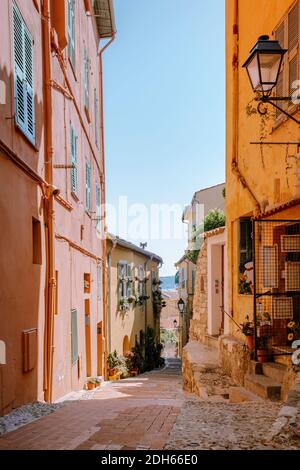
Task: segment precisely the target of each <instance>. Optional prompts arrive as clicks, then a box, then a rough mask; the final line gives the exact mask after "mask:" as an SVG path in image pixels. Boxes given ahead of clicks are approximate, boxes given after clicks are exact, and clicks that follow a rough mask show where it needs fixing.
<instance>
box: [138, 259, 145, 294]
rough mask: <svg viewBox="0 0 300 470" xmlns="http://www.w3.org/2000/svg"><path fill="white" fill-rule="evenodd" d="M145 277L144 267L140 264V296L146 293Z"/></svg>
mask: <svg viewBox="0 0 300 470" xmlns="http://www.w3.org/2000/svg"><path fill="white" fill-rule="evenodd" d="M144 277H145V272H144V267H143V266H139V268H138V294H139V297H142V296H143V295H144Z"/></svg>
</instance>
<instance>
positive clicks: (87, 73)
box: [84, 49, 89, 109]
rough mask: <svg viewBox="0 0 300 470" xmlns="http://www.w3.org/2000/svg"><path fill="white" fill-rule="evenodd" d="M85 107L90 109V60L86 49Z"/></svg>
mask: <svg viewBox="0 0 300 470" xmlns="http://www.w3.org/2000/svg"><path fill="white" fill-rule="evenodd" d="M84 106H85V107H86V109H89V58H88V54H87V50H86V49H84Z"/></svg>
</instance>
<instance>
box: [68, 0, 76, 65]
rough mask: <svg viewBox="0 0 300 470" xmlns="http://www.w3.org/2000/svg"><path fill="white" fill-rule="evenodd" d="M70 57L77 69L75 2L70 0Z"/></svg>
mask: <svg viewBox="0 0 300 470" xmlns="http://www.w3.org/2000/svg"><path fill="white" fill-rule="evenodd" d="M68 55H69V59H70V62H71V64H72V65H73V67H75V2H74V0H68Z"/></svg>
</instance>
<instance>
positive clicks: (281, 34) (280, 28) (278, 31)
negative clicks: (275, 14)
mask: <svg viewBox="0 0 300 470" xmlns="http://www.w3.org/2000/svg"><path fill="white" fill-rule="evenodd" d="M275 39H276V41H279V44H280V45H281V47H283V48H284V21H283V22H282V23H281V24H280V25H279V26H278V28H277V29H276V31H275Z"/></svg>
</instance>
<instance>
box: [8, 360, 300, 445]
mask: <svg viewBox="0 0 300 470" xmlns="http://www.w3.org/2000/svg"><path fill="white" fill-rule="evenodd" d="M224 377H225V376H224V373H223V372H222V370H220V369H218V370H217V371H216V372H215V373H214V374H211V373H208V374H206V375H205V378H206V386H208V387H209V385H210V383H209V382H212V383H214V384H220V383H222V384H223V385H224V383H225V384H227V385H228V386H229V385H230V380H229V378H228V377H226V378H224ZM223 391H224V389H223ZM228 401H229V400H228V396H227V395H226V394H224V393H223V394H220V395H213V396H211V395H210V396H209V397H207V398H206V399H201V398H199V397H198V396H196V395H194V394H191V393H187V392H184V391H183V390H182V376H181V362H180V360H179V359H175V358H168V359H167V365H166V367H165V368H164V369H162V370H155V371H153V372H149V373H145V374H142V375H141V376H139V377H136V378H129V379H125V380H122V381H116V382H108V383H105V384H104V385H103V386H102V387H100V388H99V389H96V390H94V391H92V392H85V393H84V394H83V395H81V396H80V398H79V395H78V397H76V393H75V394H71V395H70V396H69V397H68V399H67V400H65V401H64V402H63V403H61V406H59V407H58V409H57V410H56V411H54V412H53V413H51V414H49V415H48V416H45V417H42V418H41V419H39V420H36V421H34V422H31V423H29V424H27V425H25V426H22V427H20V428H18V429H17V430H15V431H12V432H9V433H6V434H4V435H3V436H2V437H1V438H0V450H4V449H7V450H9V449H29V450H39V449H49V450H50V449H52V450H73V449H74V450H75V449H76V450H148V449H149V450H152V449H155V450H159V449H172V450H174V449H179V450H180V449H183V450H207V449H208V450H226V449H236V450H237V449H245V450H246V449H279V448H281V446H280V444H278V443H277V444H276V445H270V444H266V443H265V439H266V437H267V435H268V432H269V430H270V428H271V426H272V423H273V422H274V420H275V419H276V417H277V414H278V411H279V409H280V403H278V402H277V403H273V402H271V401H264V400H258V401H255V402H243V403H229V402H228ZM283 447H284V448H291V449H297V445H296V444H295V443H287V442H285V443H284V444H283Z"/></svg>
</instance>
